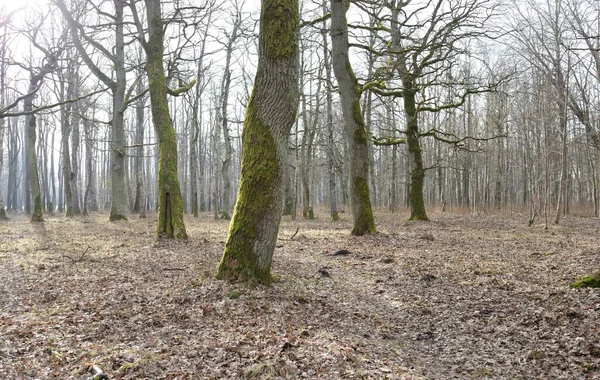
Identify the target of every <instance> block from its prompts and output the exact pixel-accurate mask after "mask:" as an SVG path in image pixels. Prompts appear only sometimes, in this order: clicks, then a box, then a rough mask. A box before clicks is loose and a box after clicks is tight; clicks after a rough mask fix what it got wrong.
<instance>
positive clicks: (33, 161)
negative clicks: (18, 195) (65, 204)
mask: <svg viewBox="0 0 600 380" xmlns="http://www.w3.org/2000/svg"><path fill="white" fill-rule="evenodd" d="M41 79H42V78H41V77H38V76H37V75H36V76H32V78H31V80H30V82H29V92H30V93H31V92H33V91H34V90H35V88H36V87H37V85H38V82H39V81H40V80H41ZM23 110H24V111H25V112H29V111H31V110H33V95H29V96H27V97H26V98H25V101H24V103H23ZM26 124H27V125H26V127H27V143H26V145H25V149H26V150H27V152H26V153H27V172H28V177H29V188H30V190H31V193H30V194H27V197H30V198H31V199H32V200H33V209H32V210H31V219H30V220H31V221H32V222H43V221H44V218H43V214H42V192H41V190H40V179H39V171H38V167H37V154H36V151H35V140H36V124H37V118H36V117H35V114H31V115H27V117H26Z"/></svg>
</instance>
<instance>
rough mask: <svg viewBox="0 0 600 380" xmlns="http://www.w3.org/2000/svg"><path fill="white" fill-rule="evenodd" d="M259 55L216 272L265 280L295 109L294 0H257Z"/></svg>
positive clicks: (232, 277) (234, 277)
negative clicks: (231, 208)
mask: <svg viewBox="0 0 600 380" xmlns="http://www.w3.org/2000/svg"><path fill="white" fill-rule="evenodd" d="M261 9H262V10H261V18H260V35H259V58H258V68H257V72H256V78H255V82H254V88H253V90H252V95H251V97H250V102H249V103H248V108H247V110H246V118H245V121H244V129H243V132H242V172H241V180H240V187H239V191H238V197H237V202H236V205H235V209H234V212H233V217H232V220H231V223H230V227H229V235H228V238H227V243H226V245H225V251H224V253H223V257H222V259H221V263H220V264H219V268H218V271H217V277H218V278H222V279H227V280H231V281H236V280H240V281H249V282H260V283H269V282H271V262H272V259H273V252H274V250H275V243H276V241H277V233H278V232H279V223H280V221H281V211H282V207H283V202H282V197H283V182H284V177H285V170H286V161H287V143H288V137H289V133H290V130H291V128H292V125H293V123H294V121H295V119H296V113H297V111H298V99H299V97H298V34H299V23H298V20H299V15H298V0H262V8H261Z"/></svg>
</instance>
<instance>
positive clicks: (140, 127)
mask: <svg viewBox="0 0 600 380" xmlns="http://www.w3.org/2000/svg"><path fill="white" fill-rule="evenodd" d="M142 91H144V84H143V82H142V81H141V80H139V81H138V86H137V92H138V94H140V93H141V92H142ZM145 103H146V101H145V99H144V97H141V98H140V99H139V100H138V101H137V105H136V107H135V123H136V124H135V140H134V141H135V145H136V148H135V158H134V161H133V168H134V169H133V170H134V172H135V173H134V175H135V199H134V201H133V212H135V213H137V214H140V218H144V217H146V208H145V207H144V198H145V196H144V107H145Z"/></svg>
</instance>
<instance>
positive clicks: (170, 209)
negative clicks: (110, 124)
mask: <svg viewBox="0 0 600 380" xmlns="http://www.w3.org/2000/svg"><path fill="white" fill-rule="evenodd" d="M146 12H147V15H148V42H147V43H146V44H145V50H146V56H147V63H146V70H147V73H148V87H149V89H150V102H151V106H152V107H151V108H152V121H153V122H154V130H155V131H156V137H157V140H158V149H159V159H158V228H157V234H158V236H159V237H166V238H171V239H172V238H175V239H179V240H184V239H187V233H186V230H185V224H184V221H183V199H182V197H181V189H180V188H179V179H178V174H177V140H176V135H175V129H174V128H173V122H172V120H171V116H170V115H169V103H168V101H167V90H168V89H167V79H166V77H165V70H164V66H163V50H164V47H163V39H164V29H163V21H162V14H161V9H160V0H146Z"/></svg>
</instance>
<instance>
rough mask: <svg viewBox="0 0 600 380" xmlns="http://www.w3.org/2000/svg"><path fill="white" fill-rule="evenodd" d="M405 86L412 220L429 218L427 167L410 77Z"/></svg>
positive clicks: (409, 196)
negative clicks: (426, 209)
mask: <svg viewBox="0 0 600 380" xmlns="http://www.w3.org/2000/svg"><path fill="white" fill-rule="evenodd" d="M402 86H403V87H404V94H403V95H404V96H403V100H404V113H405V114H406V144H407V145H408V152H409V156H410V167H411V170H410V186H409V193H408V201H409V204H410V220H428V218H427V213H426V211H425V200H424V199H423V183H424V181H425V168H424V166H423V155H422V153H421V143H420V141H419V120H418V115H417V107H416V104H415V103H416V102H415V93H414V92H413V91H411V90H407V89H410V88H414V85H413V83H412V81H411V80H410V79H407V78H405V79H404V80H403V81H402Z"/></svg>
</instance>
